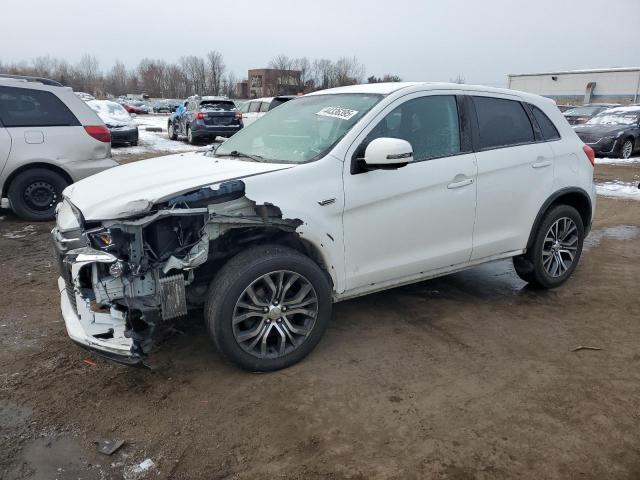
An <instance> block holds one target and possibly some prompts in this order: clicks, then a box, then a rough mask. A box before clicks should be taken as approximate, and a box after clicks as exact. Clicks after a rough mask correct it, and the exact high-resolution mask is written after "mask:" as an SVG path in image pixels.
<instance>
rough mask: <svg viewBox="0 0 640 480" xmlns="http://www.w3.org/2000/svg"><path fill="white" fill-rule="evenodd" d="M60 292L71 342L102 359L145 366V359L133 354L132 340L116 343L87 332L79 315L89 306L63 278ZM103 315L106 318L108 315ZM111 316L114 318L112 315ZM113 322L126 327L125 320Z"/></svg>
mask: <svg viewBox="0 0 640 480" xmlns="http://www.w3.org/2000/svg"><path fill="white" fill-rule="evenodd" d="M58 290H59V292H60V308H61V310H62V317H63V318H64V324H65V326H66V328H67V333H68V335H69V337H70V338H71V340H73V341H74V342H75V343H76V344H78V345H79V346H81V347H83V348H86V349H87V350H90V351H92V352H95V353H96V354H98V355H100V356H102V357H105V358H108V359H109V360H112V361H115V362H118V363H122V364H125V365H132V366H142V365H143V359H142V358H141V357H140V356H139V355H135V354H132V353H131V345H132V341H131V340H130V339H127V338H124V337H122V338H120V339H118V340H117V341H114V339H109V340H102V339H100V338H96V337H95V336H93V335H91V334H90V333H88V332H87V330H86V328H85V326H84V325H83V321H82V320H81V317H80V313H79V312H80V311H85V310H86V309H87V308H86V307H87V306H86V305H85V303H86V302H85V301H84V299H82V297H81V296H80V295H78V294H77V293H75V292H73V291H70V289H69V288H68V287H67V284H66V282H65V281H64V279H63V278H62V277H58ZM72 295H74V296H75V304H72V302H71V296H72ZM78 297H80V298H78ZM86 314H87V313H85V315H86ZM88 315H89V316H90V317H91V316H92V315H91V314H90V313H89V314H88ZM101 315H103V316H104V315H107V314H101ZM109 316H110V317H112V316H111V315H110V314H109ZM94 320H95V319H94ZM102 320H105V318H104V317H103V318H102ZM85 321H86V320H85ZM111 321H112V322H113V324H114V325H118V324H119V323H122V326H124V320H122V319H120V318H117V317H112V320H111ZM91 323H94V322H91Z"/></svg>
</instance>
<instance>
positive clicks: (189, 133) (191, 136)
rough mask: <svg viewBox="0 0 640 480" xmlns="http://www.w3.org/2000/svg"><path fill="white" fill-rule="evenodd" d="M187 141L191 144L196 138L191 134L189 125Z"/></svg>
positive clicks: (194, 142)
mask: <svg viewBox="0 0 640 480" xmlns="http://www.w3.org/2000/svg"><path fill="white" fill-rule="evenodd" d="M187 142H189V143H190V144H191V145H195V144H196V138H195V137H194V136H193V132H192V131H191V129H190V128H189V127H187Z"/></svg>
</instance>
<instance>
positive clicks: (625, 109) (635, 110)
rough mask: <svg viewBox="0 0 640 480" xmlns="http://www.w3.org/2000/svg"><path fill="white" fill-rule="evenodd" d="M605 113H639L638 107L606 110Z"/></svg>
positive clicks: (639, 107)
mask: <svg viewBox="0 0 640 480" xmlns="http://www.w3.org/2000/svg"><path fill="white" fill-rule="evenodd" d="M606 112H607V113H640V106H637V105H631V106H629V107H615V108H610V109H609V110H606Z"/></svg>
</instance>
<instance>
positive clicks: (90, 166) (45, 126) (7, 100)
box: [0, 76, 118, 220]
mask: <svg viewBox="0 0 640 480" xmlns="http://www.w3.org/2000/svg"><path fill="white" fill-rule="evenodd" d="M34 80H38V81H34ZM43 82H44V83H43ZM116 165H118V164H117V163H116V162H114V161H113V160H112V159H111V136H110V133H109V130H108V129H107V127H106V126H105V125H104V123H103V122H102V120H100V118H98V116H97V115H96V114H95V112H93V111H92V110H91V108H89V106H87V104H86V103H85V102H84V101H82V100H81V99H80V98H79V97H78V96H76V95H75V94H74V93H73V91H72V90H71V89H70V88H68V87H63V86H60V85H59V84H57V83H56V82H53V81H50V80H46V79H33V78H29V77H22V78H15V77H14V78H7V77H3V76H0V199H1V206H2V207H4V208H9V207H10V208H12V209H13V211H14V212H15V213H16V215H18V216H19V217H22V218H25V219H27V220H50V219H53V218H54V214H55V207H56V204H57V203H58V202H60V201H61V200H62V190H64V188H65V187H66V186H67V185H69V184H70V183H73V182H75V181H78V180H80V179H82V178H85V177H87V176H89V175H93V174H94V173H98V172H101V171H103V170H105V169H107V168H111V167H114V166H116Z"/></svg>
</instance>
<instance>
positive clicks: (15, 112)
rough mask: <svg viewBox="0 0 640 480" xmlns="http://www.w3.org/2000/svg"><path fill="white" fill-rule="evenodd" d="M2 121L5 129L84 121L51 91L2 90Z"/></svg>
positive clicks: (1, 88) (55, 125)
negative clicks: (79, 119)
mask: <svg viewBox="0 0 640 480" xmlns="http://www.w3.org/2000/svg"><path fill="white" fill-rule="evenodd" d="M0 120H2V123H3V124H4V126H5V127H70V126H78V125H80V122H79V121H78V119H77V118H76V117H75V115H74V114H73V113H71V110H69V109H68V108H67V106H66V105H65V104H64V103H62V101H61V100H60V99H59V98H58V97H56V96H55V95H54V94H53V93H51V92H45V91H41V90H31V89H28V88H14V87H0Z"/></svg>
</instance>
